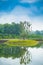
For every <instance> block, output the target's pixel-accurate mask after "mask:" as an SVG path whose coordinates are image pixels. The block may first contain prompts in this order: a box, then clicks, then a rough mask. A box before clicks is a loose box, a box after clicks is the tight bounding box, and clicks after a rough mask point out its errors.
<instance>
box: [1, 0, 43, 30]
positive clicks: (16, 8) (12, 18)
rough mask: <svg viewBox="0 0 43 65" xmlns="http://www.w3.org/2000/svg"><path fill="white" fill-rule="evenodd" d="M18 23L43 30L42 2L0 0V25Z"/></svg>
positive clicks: (34, 0) (37, 0) (32, 0)
mask: <svg viewBox="0 0 43 65" xmlns="http://www.w3.org/2000/svg"><path fill="white" fill-rule="evenodd" d="M20 21H23V22H24V21H28V22H30V23H31V24H32V25H31V26H32V30H43V0H0V24H4V23H11V22H16V23H18V22H20Z"/></svg>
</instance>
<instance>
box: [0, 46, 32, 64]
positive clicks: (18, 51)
mask: <svg viewBox="0 0 43 65" xmlns="http://www.w3.org/2000/svg"><path fill="white" fill-rule="evenodd" d="M0 57H5V58H9V57H12V58H13V59H15V58H20V64H25V65H26V64H28V63H29V62H30V61H31V54H30V52H29V51H28V49H26V47H14V46H12V47H11V46H7V45H5V46H1V47H0Z"/></svg>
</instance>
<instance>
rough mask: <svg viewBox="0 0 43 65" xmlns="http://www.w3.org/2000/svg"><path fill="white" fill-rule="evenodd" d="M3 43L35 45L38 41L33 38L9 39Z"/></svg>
mask: <svg viewBox="0 0 43 65" xmlns="http://www.w3.org/2000/svg"><path fill="white" fill-rule="evenodd" d="M4 44H7V45H9V46H35V45H37V44H38V41H35V40H21V39H10V40H8V41H6V42H5V43H4Z"/></svg>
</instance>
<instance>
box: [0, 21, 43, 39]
mask: <svg viewBox="0 0 43 65" xmlns="http://www.w3.org/2000/svg"><path fill="white" fill-rule="evenodd" d="M30 28H31V24H30V23H29V22H26V21H24V22H20V23H15V22H12V23H11V24H9V23H5V24H0V39H1V38H3V39H8V38H23V39H24V38H43V31H38V30H37V31H30Z"/></svg>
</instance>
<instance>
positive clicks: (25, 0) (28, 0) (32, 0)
mask: <svg viewBox="0 0 43 65" xmlns="http://www.w3.org/2000/svg"><path fill="white" fill-rule="evenodd" d="M36 1H38V0H21V3H33V2H36Z"/></svg>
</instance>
